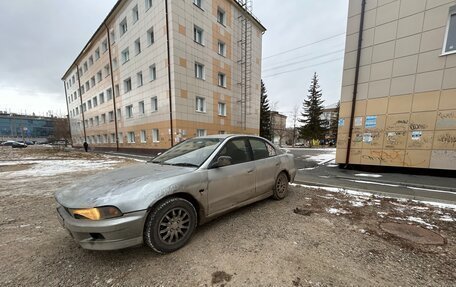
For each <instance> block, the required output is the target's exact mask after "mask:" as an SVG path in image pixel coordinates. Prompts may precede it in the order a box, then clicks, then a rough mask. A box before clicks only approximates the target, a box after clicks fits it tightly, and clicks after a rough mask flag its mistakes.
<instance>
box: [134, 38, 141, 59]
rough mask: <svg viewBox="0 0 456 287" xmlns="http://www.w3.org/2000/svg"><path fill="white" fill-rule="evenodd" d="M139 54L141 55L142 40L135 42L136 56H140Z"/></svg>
mask: <svg viewBox="0 0 456 287" xmlns="http://www.w3.org/2000/svg"><path fill="white" fill-rule="evenodd" d="M139 53H141V39H140V38H138V39H136V41H135V54H136V55H138V54H139Z"/></svg>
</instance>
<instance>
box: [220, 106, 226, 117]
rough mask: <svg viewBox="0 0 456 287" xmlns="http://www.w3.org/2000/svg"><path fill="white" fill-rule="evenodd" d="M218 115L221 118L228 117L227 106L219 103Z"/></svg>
mask: <svg viewBox="0 0 456 287" xmlns="http://www.w3.org/2000/svg"><path fill="white" fill-rule="evenodd" d="M218 114H219V116H226V104H225V103H218Z"/></svg>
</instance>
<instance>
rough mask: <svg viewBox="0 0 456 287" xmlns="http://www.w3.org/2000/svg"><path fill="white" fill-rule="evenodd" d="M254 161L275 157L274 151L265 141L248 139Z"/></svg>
mask: <svg viewBox="0 0 456 287" xmlns="http://www.w3.org/2000/svg"><path fill="white" fill-rule="evenodd" d="M249 141H250V146H251V147H252V151H253V156H254V158H255V160H259V159H263V158H268V157H270V156H275V155H276V151H275V149H274V148H273V147H272V146H271V145H270V144H268V143H266V142H265V141H262V140H259V139H249Z"/></svg>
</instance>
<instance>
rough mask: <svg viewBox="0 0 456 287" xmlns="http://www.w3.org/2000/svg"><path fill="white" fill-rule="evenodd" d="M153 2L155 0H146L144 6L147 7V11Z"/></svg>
mask: <svg viewBox="0 0 456 287" xmlns="http://www.w3.org/2000/svg"><path fill="white" fill-rule="evenodd" d="M153 3H154V2H153V0H145V2H144V6H145V7H146V11H147V10H149V9H150V8H151V7H152V5H153Z"/></svg>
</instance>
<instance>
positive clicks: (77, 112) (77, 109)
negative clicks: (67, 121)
mask: <svg viewBox="0 0 456 287" xmlns="http://www.w3.org/2000/svg"><path fill="white" fill-rule="evenodd" d="M76 115H77V116H78V115H79V108H78V107H76Z"/></svg>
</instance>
